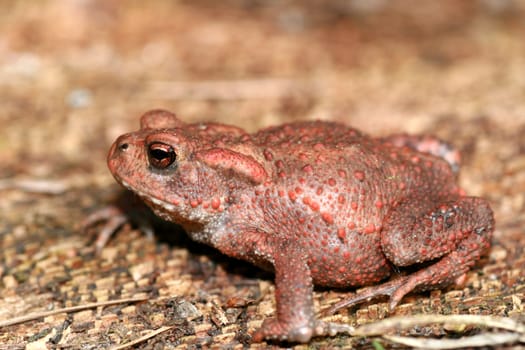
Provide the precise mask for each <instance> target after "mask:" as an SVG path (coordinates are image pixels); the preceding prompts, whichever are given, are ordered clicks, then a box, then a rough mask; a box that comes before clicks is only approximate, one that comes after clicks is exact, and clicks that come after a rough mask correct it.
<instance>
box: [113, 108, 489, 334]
mask: <svg viewBox="0 0 525 350" xmlns="http://www.w3.org/2000/svg"><path fill="white" fill-rule="evenodd" d="M108 166H109V169H110V171H111V173H112V174H113V175H114V177H115V179H116V180H117V181H118V182H119V183H120V184H121V185H123V186H124V187H126V188H128V189H130V190H131V191H133V192H135V193H136V194H137V195H138V196H140V198H142V200H143V201H144V202H145V203H146V204H147V205H148V206H150V207H151V208H152V209H153V211H154V212H155V214H156V215H158V216H159V217H161V218H163V219H166V220H169V221H173V222H176V223H178V224H180V225H182V226H183V227H184V229H185V230H186V232H187V233H188V235H189V236H190V237H191V238H192V239H194V240H196V241H199V242H203V243H205V244H208V245H211V246H213V247H215V248H217V249H218V250H219V251H221V252H222V253H224V254H226V255H229V256H231V257H234V258H238V259H242V260H246V261H249V262H251V263H253V264H255V265H257V266H260V267H263V268H270V269H273V271H275V299H276V307H277V315H276V317H275V318H271V319H267V320H265V321H264V322H263V325H262V327H261V328H260V329H259V330H257V331H256V332H255V333H254V335H253V340H254V341H262V340H263V339H274V340H279V341H291V342H308V341H309V340H310V339H311V338H312V337H313V336H326V335H335V334H336V333H339V332H346V331H349V329H350V327H349V326H347V325H342V324H336V323H329V322H323V321H321V320H319V319H317V318H316V317H315V313H314V303H313V286H314V285H319V286H327V287H338V288H341V287H344V288H347V287H357V286H371V287H369V288H365V289H363V290H362V291H360V292H359V293H357V294H356V295H354V296H353V297H351V298H350V299H349V300H347V301H345V302H344V303H343V304H344V305H348V304H353V303H356V302H360V301H362V300H365V299H371V298H374V297H377V296H387V297H389V308H390V309H393V308H394V307H395V306H396V304H398V303H399V302H400V300H401V299H402V298H403V296H405V295H406V294H407V293H409V292H411V291H422V290H429V289H436V288H442V287H445V286H447V285H450V284H452V283H454V282H458V281H461V280H462V279H464V277H465V274H466V273H467V272H468V271H469V269H470V268H472V266H473V265H474V264H475V262H476V261H477V260H478V259H479V258H480V256H481V255H482V254H484V253H485V252H486V251H487V250H488V249H489V246H490V240H491V236H492V232H493V230H494V218H493V213H492V210H491V208H490V206H489V204H488V202H487V201H486V200H485V199H482V198H479V197H471V196H467V195H466V194H465V193H464V192H463V190H462V189H461V188H460V187H458V184H457V181H456V180H457V172H458V170H459V153H458V152H457V151H455V150H454V149H453V148H452V147H450V146H449V145H448V144H446V143H445V142H443V141H440V140H439V139H437V138H433V137H429V136H411V135H405V134H399V135H393V136H388V137H383V138H372V137H370V136H367V135H365V134H364V133H362V132H360V131H358V130H356V129H353V128H351V127H348V126H346V125H343V124H340V123H335V122H324V121H302V122H294V123H289V124H284V125H280V126H275V127H270V128H266V129H263V130H261V131H259V132H256V133H254V134H250V133H247V132H245V131H244V130H242V129H240V128H238V127H235V126H230V125H224V124H219V123H195V124H187V123H185V122H183V121H182V120H180V119H179V118H177V117H176V116H175V115H174V114H172V113H170V112H167V111H163V110H153V111H150V112H147V113H146V114H144V115H143V116H142V118H141V127H140V130H138V131H135V132H132V133H129V134H125V135H122V136H120V137H119V138H118V139H117V140H116V141H115V143H114V144H113V146H112V147H111V150H110V152H109V155H108ZM403 267H410V269H411V272H410V273H407V274H405V275H399V274H398V271H400V270H402V269H403ZM393 275H398V276H397V278H392V279H390V280H387V281H386V282H385V281H384V280H385V279H388V278H389V277H391V276H393ZM381 282H382V283H381Z"/></svg>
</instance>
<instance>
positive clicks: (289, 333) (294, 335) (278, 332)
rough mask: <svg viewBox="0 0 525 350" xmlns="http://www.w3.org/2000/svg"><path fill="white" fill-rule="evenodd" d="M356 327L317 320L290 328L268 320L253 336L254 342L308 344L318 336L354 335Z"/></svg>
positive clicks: (275, 320) (273, 319)
mask: <svg viewBox="0 0 525 350" xmlns="http://www.w3.org/2000/svg"><path fill="white" fill-rule="evenodd" d="M353 332H354V327H352V326H349V325H346V324H338V323H331V322H324V321H319V320H316V321H314V322H312V324H307V325H303V326H300V327H296V328H290V327H288V325H286V324H283V323H281V322H279V320H277V319H275V318H271V319H266V320H265V321H264V323H263V325H262V327H261V328H260V329H258V330H257V331H256V332H255V333H254V334H253V336H252V340H253V341H254V342H261V341H262V340H263V339H270V340H278V341H289V342H298V343H306V342H308V341H310V339H311V338H312V337H316V336H332V337H333V336H335V335H336V334H340V333H347V334H352V333H353Z"/></svg>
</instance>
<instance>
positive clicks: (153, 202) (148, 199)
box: [117, 178, 184, 222]
mask: <svg viewBox="0 0 525 350" xmlns="http://www.w3.org/2000/svg"><path fill="white" fill-rule="evenodd" d="M117 180H118V182H119V183H120V184H121V185H122V186H123V187H124V188H126V189H127V190H130V191H131V192H133V193H135V194H136V195H137V196H139V198H140V199H141V200H142V201H143V202H144V203H146V204H147V205H148V206H149V207H150V208H151V209H152V210H153V211H154V212H155V214H157V215H158V216H160V217H162V218H163V219H169V221H174V219H173V218H172V216H178V215H177V214H178V213H179V211H180V207H179V206H178V205H176V204H174V203H169V202H166V201H164V200H162V199H160V198H156V197H154V196H152V195H151V194H150V193H146V192H143V191H141V190H139V189H137V188H136V187H134V186H132V185H130V184H129V183H128V182H126V181H125V180H123V179H121V178H118V179H117ZM166 215H170V216H168V217H167V218H165V217H164V216H166ZM182 220H184V219H183V218H180V220H178V219H176V221H177V222H180V221H182Z"/></svg>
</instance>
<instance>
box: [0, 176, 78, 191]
mask: <svg viewBox="0 0 525 350" xmlns="http://www.w3.org/2000/svg"><path fill="white" fill-rule="evenodd" d="M68 187H69V186H68V185H67V184H66V183H65V182H64V181H56V180H38V179H2V180H0V190H4V189H19V190H22V191H25V192H32V193H43V194H52V195H58V194H62V193H64V192H66V191H67V190H68Z"/></svg>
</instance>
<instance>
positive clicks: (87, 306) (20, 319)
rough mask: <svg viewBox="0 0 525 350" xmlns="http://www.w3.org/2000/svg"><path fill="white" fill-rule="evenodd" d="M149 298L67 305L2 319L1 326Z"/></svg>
mask: <svg viewBox="0 0 525 350" xmlns="http://www.w3.org/2000/svg"><path fill="white" fill-rule="evenodd" d="M147 299H148V298H147V297H137V298H127V299H118V300H109V301H103V302H100V303H91V304H85V305H78V306H72V307H66V308H62V309H57V310H51V311H43V312H36V313H33V314H29V315H25V316H20V317H14V318H11V319H8V320H5V321H0V328H2V327H7V326H12V325H15V324H18V323H23V322H27V321H33V320H37V319H39V318H43V317H47V316H52V315H56V314H61V313H70V312H77V311H82V310H87V309H93V308H96V307H100V306H109V305H116V304H125V303H136V302H139V301H144V300H147Z"/></svg>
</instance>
